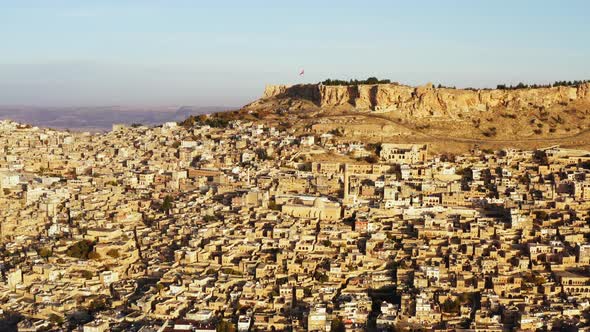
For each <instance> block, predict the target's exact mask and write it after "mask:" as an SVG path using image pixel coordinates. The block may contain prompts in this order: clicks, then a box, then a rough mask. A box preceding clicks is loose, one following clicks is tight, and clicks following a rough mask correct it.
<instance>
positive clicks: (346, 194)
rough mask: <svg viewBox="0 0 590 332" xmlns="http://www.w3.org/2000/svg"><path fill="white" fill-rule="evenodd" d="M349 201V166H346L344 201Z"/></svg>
mask: <svg viewBox="0 0 590 332" xmlns="http://www.w3.org/2000/svg"><path fill="white" fill-rule="evenodd" d="M347 200H348V164H344V201H345V202H346V201H347Z"/></svg>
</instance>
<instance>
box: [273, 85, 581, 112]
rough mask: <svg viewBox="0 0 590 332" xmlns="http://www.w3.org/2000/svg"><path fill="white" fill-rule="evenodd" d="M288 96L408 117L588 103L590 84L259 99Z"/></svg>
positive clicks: (320, 92) (305, 89) (350, 91)
mask: <svg viewBox="0 0 590 332" xmlns="http://www.w3.org/2000/svg"><path fill="white" fill-rule="evenodd" d="M272 97H277V98H281V97H290V98H299V99H307V100H310V101H313V102H314V103H315V104H316V105H318V106H320V107H334V106H341V105H348V106H351V107H352V108H356V109H358V110H373V111H379V112H396V111H400V112H404V113H406V112H407V113H408V115H411V116H444V115H449V114H456V113H463V112H476V111H488V110H490V109H495V108H499V107H501V108H505V109H509V110H515V111H518V110H520V109H522V108H548V107H551V106H552V105H555V104H562V105H564V104H567V103H570V102H572V101H576V100H585V101H590V84H583V85H580V86H578V87H554V88H538V89H518V90H461V89H446V88H440V89H439V88H434V87H433V86H432V85H431V84H428V85H425V86H421V87H410V86H405V85H397V84H378V85H357V86H325V85H321V84H318V85H313V84H308V85H294V86H290V87H287V86H285V85H279V86H267V87H266V89H265V91H264V96H263V99H267V98H272Z"/></svg>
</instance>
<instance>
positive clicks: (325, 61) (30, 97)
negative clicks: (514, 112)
mask: <svg viewBox="0 0 590 332" xmlns="http://www.w3.org/2000/svg"><path fill="white" fill-rule="evenodd" d="M589 12H590V2H589V1H581V0H580V1H575V0H571V1H563V2H558V1H539V0H537V1H532V0H531V1H524V0H522V1H498V0H495V1H483V0H482V1H473V0H462V1H459V0H455V1H451V0H449V1H434V0H432V1H427V0H423V1H393V0H390V1H379V0H373V1H369V2H367V1H358V0H356V1H347V0H339V1H330V0H325V1H319V0H316V1H307V0H298V1H290V2H287V1H256V0H248V1H238V0H235V1H229V0H226V1H220V0H215V1H211V0H210V1H198V0H194V1H175V0H166V1H164V0H162V1H148V0H142V1H124V0H101V1H91V0H84V1H80V0H77V1H65V0H52V1H47V0H39V1H28V0H18V1H5V0H0V45H1V46H0V104H1V105H38V106H94V105H124V106H174V105H200V106H206V105H224V106H239V105H242V104H245V103H247V102H249V101H251V100H253V99H255V98H257V96H259V95H260V94H261V93H262V90H263V89H264V85H265V84H279V83H286V84H294V83H300V82H318V81H321V80H323V79H325V78H340V79H349V78H366V77H368V76H377V77H380V78H389V79H392V80H393V81H399V82H401V83H406V84H412V85H416V84H423V83H426V82H434V83H442V84H445V85H456V86H461V87H465V86H473V87H492V86H495V85H496V84H498V83H509V84H510V83H518V82H519V81H523V82H528V83H546V82H552V81H555V80H574V79H590V65H589V62H588V59H590V43H588V38H589V37H588V36H590V20H588V19H587V17H588V13H589ZM302 68H304V69H305V76H304V77H299V76H298V73H299V71H300V70H301V69H302Z"/></svg>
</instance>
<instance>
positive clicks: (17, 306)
mask: <svg viewBox="0 0 590 332" xmlns="http://www.w3.org/2000/svg"><path fill="white" fill-rule="evenodd" d="M193 120H194V119H193ZM0 206H1V208H0V249H1V250H0V255H1V258H0V272H1V275H0V330H10V329H16V330H18V331H70V330H76V331H84V332H103V331H142V332H152V331H153V332H156V331H240V332H245V331H333V332H334V331H366V330H372V331H394V330H441V331H447V330H448V331H462V330H463V331H475V330H479V331H512V330H548V331H551V330H577V331H590V240H589V237H590V226H589V222H590V152H588V151H581V150H573V149H567V148H562V147H559V146H548V147H545V148H540V149H536V150H531V151H523V150H517V149H508V148H506V149H502V150H497V151H492V150H486V149H481V148H479V147H478V146H477V145H474V146H473V149H471V151H469V152H468V153H464V154H451V153H442V154H441V153H434V152H432V151H430V150H429V146H428V145H427V144H393V143H387V142H381V143H366V142H354V141H346V140H345V139H344V137H340V135H339V133H338V132H323V133H322V132H314V131H312V130H311V129H310V130H308V131H307V132H301V131H296V130H294V129H292V128H289V127H288V126H284V127H276V128H275V127H268V126H265V125H262V124H258V123H256V122H246V121H238V120H234V121H229V122H220V121H212V120H210V119H209V120H207V119H206V117H205V116H202V117H200V118H199V120H198V121H192V122H189V121H185V122H182V123H175V122H169V123H164V124H163V125H160V126H155V127H148V126H142V125H139V124H137V125H133V126H129V125H113V128H112V130H111V131H109V132H105V133H88V132H86V133H82V132H69V131H58V130H53V129H48V128H38V127H32V126H30V125H25V124H20V123H16V122H12V121H7V120H5V121H0Z"/></svg>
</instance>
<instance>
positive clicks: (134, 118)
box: [0, 106, 232, 131]
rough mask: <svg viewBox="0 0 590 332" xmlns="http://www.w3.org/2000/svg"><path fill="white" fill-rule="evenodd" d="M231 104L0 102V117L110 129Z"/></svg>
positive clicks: (177, 118)
mask: <svg viewBox="0 0 590 332" xmlns="http://www.w3.org/2000/svg"><path fill="white" fill-rule="evenodd" d="M229 109H232V107H222V106H208V107H194V106H182V107H179V108H155V109H153V108H151V109H150V108H128V107H118V106H106V107H28V106H0V120H5V119H8V120H13V121H17V122H21V123H29V124H31V125H34V126H39V127H49V128H56V129H71V130H84V131H104V130H109V129H110V128H111V127H112V125H113V123H125V124H133V123H140V124H143V125H158V124H161V123H164V122H169V121H182V120H184V119H186V118H187V117H189V116H190V115H201V114H210V113H215V112H223V111H227V110H229Z"/></svg>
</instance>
